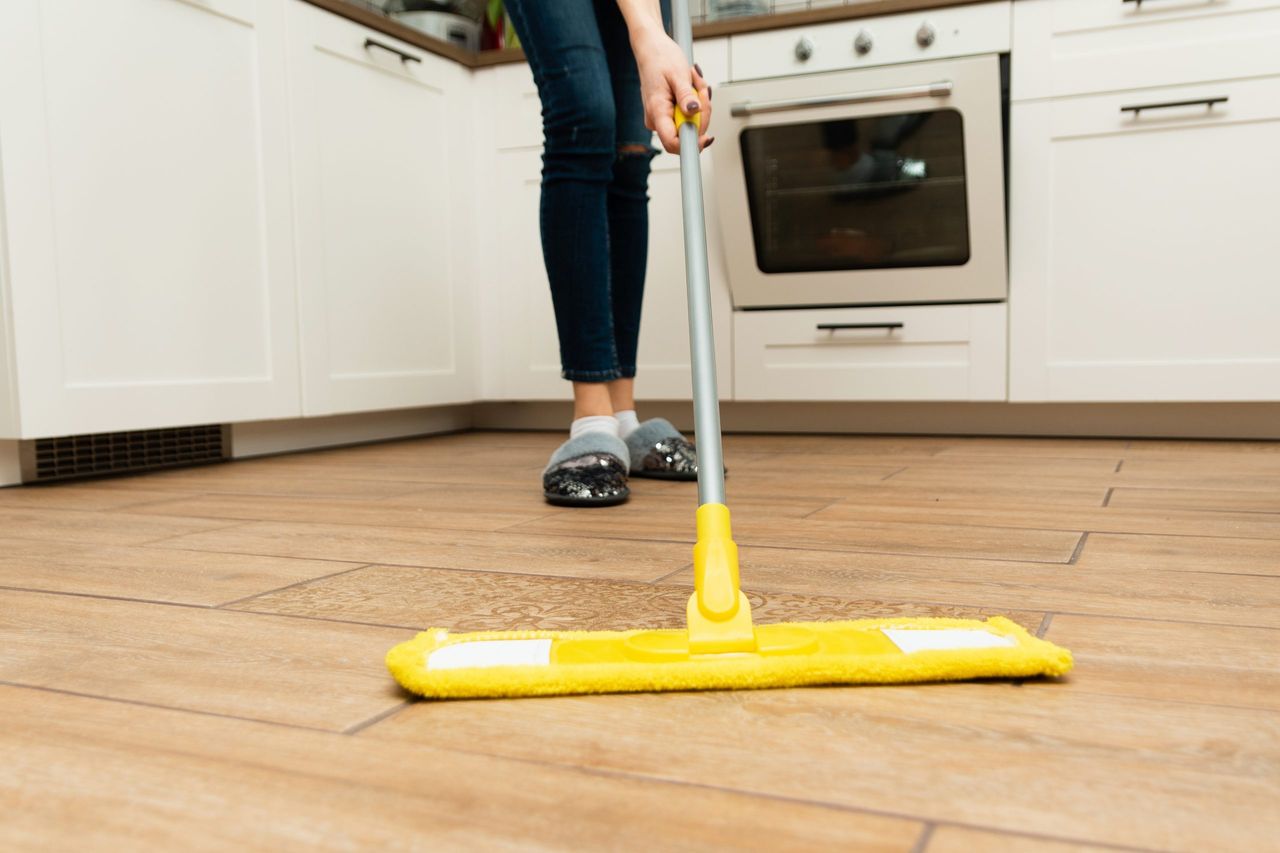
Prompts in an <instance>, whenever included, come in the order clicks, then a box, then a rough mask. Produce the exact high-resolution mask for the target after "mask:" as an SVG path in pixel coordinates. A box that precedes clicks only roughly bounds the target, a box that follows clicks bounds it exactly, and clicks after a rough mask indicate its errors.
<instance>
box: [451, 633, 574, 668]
mask: <svg viewBox="0 0 1280 853" xmlns="http://www.w3.org/2000/svg"><path fill="white" fill-rule="evenodd" d="M550 663H551V640H549V639H545V640H470V641H468V642H462V643H453V644H451V645H448V646H441V647H440V648H438V649H436V650H435V651H433V652H431V654H429V655H427V669H470V668H472V667H486V666H547V665H548V664H550Z"/></svg>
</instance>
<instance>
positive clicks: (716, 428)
mask: <svg viewBox="0 0 1280 853" xmlns="http://www.w3.org/2000/svg"><path fill="white" fill-rule="evenodd" d="M673 7H674V30H675V38H676V41H677V42H678V43H679V44H680V47H681V48H682V49H683V50H684V53H685V57H686V58H687V59H688V60H689V63H690V65H692V63H693V34H692V29H691V26H690V22H689V14H688V3H687V0H675V2H674V3H673ZM675 119H676V127H677V131H678V133H679V137H680V184H681V193H682V201H683V206H684V240H685V273H686V279H687V287H688V300H689V339H690V346H691V350H692V353H691V354H692V362H693V404H694V429H695V433H696V435H697V441H698V509H697V513H696V517H695V524H696V529H697V541H696V544H695V545H694V547H693V579H694V592H693V594H692V595H691V596H690V597H689V603H688V607H687V608H686V615H687V620H688V625H687V628H685V629H664V630H645V629H638V630H631V631H482V632H473V633H456V634H455V633H451V632H450V631H449V630H448V629H446V628H432V629H430V630H427V631H424V632H422V633H420V634H418V635H417V636H416V637H415V638H414V639H412V640H409V641H407V642H404V643H401V644H399V645H397V646H395V647H394V648H393V649H391V651H390V652H388V653H387V659H386V662H387V668H388V669H390V671H391V674H392V675H393V676H394V677H395V679H396V680H397V681H398V682H399V683H400V685H401V686H403V687H404V688H405V689H406V690H409V691H411V692H413V693H417V694H420V695H422V696H426V697H431V698H439V699H446V698H480V697H502V696H551V695H561V694H580V693H626V692H651V691H663V690H726V689H747V688H765V687H797V686H802V685H825V684H892V683H904V682H925V681H960V680H969V679H976V678H1030V677H1035V676H1060V675H1063V674H1064V673H1066V672H1067V671H1069V670H1070V669H1071V665H1072V661H1071V653H1070V652H1068V651H1067V650H1066V649H1062V648H1059V647H1058V646H1055V645H1054V644H1053V643H1050V642H1047V641H1045V640H1042V639H1038V638H1036V637H1034V636H1032V635H1031V634H1029V633H1028V632H1027V631H1026V630H1025V629H1024V628H1023V627H1022V626H1020V625H1018V624H1017V623H1015V622H1012V621H1010V620H1009V619H1005V618H1003V617H992V618H989V619H987V620H985V621H982V620H972V619H946V618H930V617H920V618H895V619H860V620H856V621H847V622H793V623H782V624H772V625H756V624H754V623H753V621H752V618H751V605H750V604H749V603H748V601H747V597H746V595H745V594H744V593H743V592H742V591H741V590H740V588H739V570H738V547H737V545H736V544H735V543H734V541H733V538H732V535H731V531H730V523H729V509H728V507H727V506H725V495H724V467H723V462H722V453H721V442H720V404H719V400H718V399H717V394H716V376H715V349H714V346H713V340H712V325H711V292H710V286H709V282H708V272H707V247H706V229H705V224H704V221H703V201H702V174H701V169H700V166H699V163H698V136H699V129H700V121H699V119H698V116H696V115H695V116H692V117H690V116H685V115H684V114H683V112H682V111H681V110H680V108H679V107H677V108H676V111H675Z"/></svg>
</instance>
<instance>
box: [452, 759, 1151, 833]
mask: <svg viewBox="0 0 1280 853" xmlns="http://www.w3.org/2000/svg"><path fill="white" fill-rule="evenodd" d="M433 746H434V748H436V749H442V750H445V751H447V752H456V753H461V754H463V755H478V756H486V757H489V758H500V759H503V760H506V761H515V762H518V763H521V764H531V765H534V766H538V767H556V768H560V769H566V770H576V771H579V772H582V773H585V774H587V775H591V776H602V777H605V778H609V779H622V780H630V781H637V782H649V783H657V784H664V785H674V786H677V787H683V788H693V789H696V790H701V791H718V792H722V793H731V794H738V795H741V796H747V797H755V798H758V799H762V800H769V801H772V802H778V803H788V804H791V805H799V806H810V807H814V808H820V809H827V810H829V811H837V812H843V813H846V814H867V815H875V816H878V817H885V818H893V819H895V820H902V821H907V822H910V823H925V824H928V823H932V824H935V825H936V826H954V827H959V828H962V829H975V830H980V831H986V832H990V831H992V828H991V827H988V826H986V825H984V824H971V823H965V822H963V821H955V820H947V819H945V818H927V817H924V816H922V815H916V814H909V813H906V812H895V811H891V810H889V809H879V808H873V807H870V806H859V805H846V804H844V803H837V802H832V801H830V800H808V799H804V798H803V797H796V796H791V795H788V794H777V793H772V792H769V791H761V790H755V789H752V788H730V787H724V786H722V785H715V784H711V783H708V782H695V781H691V780H688V779H678V778H674V777H670V776H660V775H653V774H648V773H637V772H634V771H629V770H616V769H613V768H608V767H588V766H586V765H582V764H561V763H560V762H558V761H548V760H545V759H538V758H529V757H526V756H522V755H509V754H503V753H493V752H484V751H481V750H475V749H463V748H460V747H455V746H443V745H433ZM995 831H998V832H1000V833H1002V834H1005V835H1014V836H1017V837H1020V838H1037V839H1041V840H1046V841H1062V842H1067V843H1077V842H1081V841H1082V840H1081V839H1078V838H1069V837H1065V836H1060V835H1047V834H1041V833H1036V832H1026V831H1021V830H1007V829H1000V830H995ZM1087 843H1090V844H1093V845H1094V846H1098V847H1104V848H1106V849H1109V850H1126V851H1143V853H1145V852H1146V851H1147V849H1148V848H1143V847H1131V846H1127V845H1122V844H1113V843H1110V842H1106V841H1089V842H1087Z"/></svg>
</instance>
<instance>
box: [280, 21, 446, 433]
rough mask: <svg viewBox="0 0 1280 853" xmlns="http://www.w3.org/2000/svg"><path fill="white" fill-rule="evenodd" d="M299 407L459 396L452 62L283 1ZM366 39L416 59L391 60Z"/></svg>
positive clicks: (368, 405) (360, 406) (395, 404)
mask: <svg viewBox="0 0 1280 853" xmlns="http://www.w3.org/2000/svg"><path fill="white" fill-rule="evenodd" d="M291 10H292V14H293V16H294V20H295V22H296V23H297V26H296V27H294V30H296V33H297V34H296V35H295V37H294V40H293V43H292V54H291V65H292V72H291V73H292V79H293V81H294V86H293V91H294V94H295V98H296V103H295V105H294V115H295V126H296V133H295V149H296V152H297V157H296V162H297V169H298V188H297V194H298V212H299V244H300V247H301V251H300V253H299V256H300V265H299V275H300V280H301V294H302V312H303V313H302V317H303V323H302V328H303V349H304V353H305V360H304V409H305V411H306V413H307V414H328V413H333V412H349V411H359V410H368V409H385V408H400V407H408V406H418V405H428V404H438V403H451V402H459V401H463V400H469V399H470V398H471V387H470V360H469V359H468V358H466V357H465V348H464V343H465V342H464V340H463V339H464V338H465V335H462V334H461V333H460V330H459V327H458V322H459V318H460V316H461V312H462V306H460V305H459V304H458V303H459V300H458V298H457V293H456V292H455V288H456V286H457V275H456V263H455V255H457V254H458V253H459V249H458V248H457V240H456V239H455V237H456V236H457V235H456V234H455V233H454V232H455V229H459V228H463V227H467V226H468V225H469V221H468V218H467V217H466V216H460V215H459V199H460V196H459V193H465V192H467V191H468V187H466V186H465V184H463V182H462V181H461V179H460V178H458V176H457V175H456V174H455V172H456V171H457V170H455V169H451V146H450V138H451V136H453V135H455V128H454V126H453V125H452V124H451V119H452V118H453V112H452V111H453V110H454V109H455V108H456V104H454V103H453V100H452V99H453V98H456V96H457V85H456V83H457V69H455V68H453V67H451V65H450V64H449V63H447V62H445V61H442V60H437V59H435V58H434V57H432V56H430V55H429V54H425V53H424V52H423V51H420V50H415V49H413V48H411V47H409V46H407V45H401V44H399V43H398V42H395V41H394V40H392V39H389V38H387V37H386V36H383V35H381V34H379V33H373V32H372V31H369V30H366V29H365V28H363V27H360V26H358V25H355V24H352V23H350V22H348V21H344V20H341V19H338V18H335V17H333V16H331V15H328V14H326V13H323V12H319V11H317V10H315V9H313V8H310V7H307V6H305V5H304V4H302V3H296V2H295V3H293V4H292V6H291ZM367 38H374V39H375V40H376V41H378V42H380V43H385V44H388V45H390V46H392V47H395V48H396V49H397V50H404V51H405V52H406V53H408V54H409V55H411V56H414V57H417V58H418V60H419V61H416V62H415V61H404V60H402V59H400V58H399V57H398V56H397V55H396V54H395V53H393V52H391V51H389V50H385V49H381V48H379V47H377V46H370V47H366V46H365V40H366V39H367Z"/></svg>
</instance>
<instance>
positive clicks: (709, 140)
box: [707, 136, 716, 148]
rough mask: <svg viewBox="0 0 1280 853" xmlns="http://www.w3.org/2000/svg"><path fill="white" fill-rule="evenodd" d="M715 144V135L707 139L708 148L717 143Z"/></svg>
mask: <svg viewBox="0 0 1280 853" xmlns="http://www.w3.org/2000/svg"><path fill="white" fill-rule="evenodd" d="M715 144H716V138H715V137H714V136H712V137H710V138H709V139H707V147H708V148H710V147H711V146H712V145H715Z"/></svg>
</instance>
